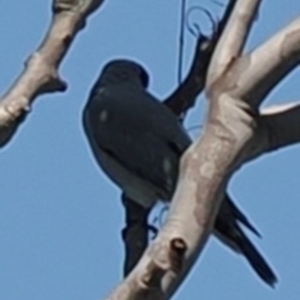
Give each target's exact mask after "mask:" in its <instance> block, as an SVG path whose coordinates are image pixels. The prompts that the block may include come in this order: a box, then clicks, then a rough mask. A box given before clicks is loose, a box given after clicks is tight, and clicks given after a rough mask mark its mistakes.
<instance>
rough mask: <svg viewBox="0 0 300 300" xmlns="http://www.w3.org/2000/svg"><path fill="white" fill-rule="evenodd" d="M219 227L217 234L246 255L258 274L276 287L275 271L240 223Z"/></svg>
mask: <svg viewBox="0 0 300 300" xmlns="http://www.w3.org/2000/svg"><path fill="white" fill-rule="evenodd" d="M219 225H220V224H219ZM223 225H224V224H223ZM217 227H218V228H216V229H217V232H216V235H217V236H218V237H219V238H220V239H221V240H222V241H223V242H225V243H226V244H227V245H229V246H230V247H231V248H232V249H234V250H235V251H237V252H238V253H240V254H242V255H244V256H245V257H246V259H247V260H248V262H249V263H250V265H251V266H252V267H253V269H254V270H255V271H256V273H257V274H258V276H259V277H260V278H261V279H262V280H263V281H264V282H266V283H267V284H268V285H270V286H272V287H274V285H275V283H276V282H277V278H276V275H275V273H274V272H273V270H272V269H271V267H270V266H269V265H268V263H267V262H266V260H265V259H264V258H263V256H262V255H261V254H260V253H259V252H258V250H257V249H256V248H255V246H254V245H253V244H252V243H251V241H250V240H249V238H248V237H247V236H246V234H245V233H244V232H243V231H242V229H241V228H240V226H239V224H238V223H237V222H230V223H227V224H226V226H217Z"/></svg>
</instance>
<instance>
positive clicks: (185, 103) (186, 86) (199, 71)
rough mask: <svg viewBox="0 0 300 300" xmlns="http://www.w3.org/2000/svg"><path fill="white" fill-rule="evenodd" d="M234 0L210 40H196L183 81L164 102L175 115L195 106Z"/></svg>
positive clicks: (234, 0) (183, 113) (201, 37)
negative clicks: (189, 65)
mask: <svg viewBox="0 0 300 300" xmlns="http://www.w3.org/2000/svg"><path fill="white" fill-rule="evenodd" d="M235 3H236V0H230V1H229V3H228V5H227V7H226V10H225V13H224V15H223V17H222V20H221V21H220V22H219V24H218V26H217V30H216V31H215V32H214V33H213V35H212V37H211V38H207V37H205V36H203V35H201V36H199V37H198V39H197V43H196V47H195V50H194V57H193V60H192V64H191V67H190V70H189V72H188V74H187V76H186V77H185V79H184V81H183V82H182V83H181V84H180V85H179V86H178V87H177V88H176V89H175V90H174V91H173V92H172V94H171V95H170V96H168V97H167V98H166V99H165V100H164V104H165V105H167V106H168V107H169V108H170V109H171V110H172V111H173V113H174V114H175V115H177V116H180V115H185V114H186V113H187V111H188V110H189V109H190V108H191V107H193V106H194V105H195V102H196V99H197V96H198V95H199V94H201V92H202V90H203V89H204V86H205V80H206V73H207V69H208V66H209V63H210V59H211V56H212V54H213V52H214V49H215V47H216V45H217V43H218V40H219V38H220V36H221V34H222V32H223V30H224V28H225V25H226V23H227V21H228V19H229V17H230V15H231V13H232V11H233V8H234V5H235Z"/></svg>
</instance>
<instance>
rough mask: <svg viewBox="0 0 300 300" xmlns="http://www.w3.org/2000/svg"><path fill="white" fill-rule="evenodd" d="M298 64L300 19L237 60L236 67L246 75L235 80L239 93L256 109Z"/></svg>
mask: <svg viewBox="0 0 300 300" xmlns="http://www.w3.org/2000/svg"><path fill="white" fill-rule="evenodd" d="M299 62H300V17H298V18H296V19H295V20H294V21H292V22H291V23H290V24H288V25H287V26H286V27H285V28H283V29H282V30H281V31H279V32H278V33H277V34H275V35H274V36H273V37H272V38H270V39H269V40H268V41H266V42H265V43H264V44H263V45H261V46H259V47H258V48H257V49H255V50H254V51H253V52H252V53H250V54H249V55H246V56H245V57H243V58H242V59H241V60H240V62H239V63H238V65H237V68H240V69H244V70H245V69H247V72H245V73H241V74H240V75H241V76H239V77H238V78H236V86H238V89H239V93H241V94H248V98H247V100H248V101H251V102H253V103H254V104H255V105H256V106H258V105H259V103H261V101H262V100H263V99H264V98H265V97H266V96H267V94H268V93H269V92H270V91H271V90H272V89H273V87H274V86H276V84H277V83H278V82H279V81H280V80H282V79H283V78H284V77H285V76H286V75H287V74H288V73H289V72H291V71H292V70H293V69H294V68H295V67H296V66H297V65H299ZM250 90H251V91H252V93H249V91H250ZM236 97H239V95H236Z"/></svg>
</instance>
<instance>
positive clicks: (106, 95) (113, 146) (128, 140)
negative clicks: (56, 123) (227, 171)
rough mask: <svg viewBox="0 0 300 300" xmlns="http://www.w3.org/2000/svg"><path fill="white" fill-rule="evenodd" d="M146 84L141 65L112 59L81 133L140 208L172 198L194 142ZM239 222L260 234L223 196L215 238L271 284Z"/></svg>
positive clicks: (272, 278) (89, 105)
mask: <svg viewBox="0 0 300 300" xmlns="http://www.w3.org/2000/svg"><path fill="white" fill-rule="evenodd" d="M148 82H149V76H148V74H147V72H146V71H145V69H144V68H143V67H142V66H140V65H139V64H137V63H135V62H133V61H129V60H114V61H111V62H110V63H108V64H107V65H106V66H105V67H104V69H103V71H102V73H101V74H100V77H99V78H98V80H97V81H96V83H95V85H94V87H93V88H92V91H91V93H90V96H89V99H88V102H87V104H86V106H85V108H84V111H83V125H84V130H85V134H86V136H87V138H88V141H89V143H90V146H91V149H92V152H93V154H94V157H95V159H96V161H97V162H98V164H99V166H100V167H101V168H102V169H103V170H104V172H105V173H106V174H107V175H108V176H109V177H110V179H111V180H112V181H114V182H115V183H116V184H117V185H118V186H119V187H120V188H121V189H122V190H123V192H124V193H125V194H126V195H127V196H128V197H129V198H130V199H132V200H133V201H136V202H137V203H139V204H140V205H141V206H143V207H150V206H151V205H153V204H154V203H155V202H156V201H157V200H162V201H170V200H171V198H172V195H173V193H174V191H175V187H176V182H177V177H178V172H179V160H180V157H181V155H182V154H183V152H184V151H185V150H186V149H187V148H188V147H189V146H190V144H191V142H192V141H191V139H190V137H189V136H188V135H187V133H186V131H185V130H184V129H183V127H182V126H181V124H180V122H179V121H178V119H177V117H176V116H175V115H174V114H173V113H172V112H171V110H169V109H168V108H167V107H166V106H165V105H164V104H163V103H161V102H159V101H158V100H157V99H156V98H155V97H153V96H152V95H151V94H149V93H148V92H147V90H146V89H147V86H148ZM241 224H243V225H244V226H246V227H247V228H248V229H250V230H251V231H252V232H253V233H255V234H256V235H259V233H258V232H257V231H256V229H255V228H254V227H253V226H252V225H251V224H250V222H249V221H248V219H247V217H246V216H245V215H244V214H243V213H242V212H241V211H240V210H239V209H238V208H237V207H236V206H235V204H234V203H233V201H232V200H231V199H230V197H229V196H228V194H226V195H225V197H224V200H223V201H222V204H221V207H220V210H219V213H218V215H217V217H216V221H215V224H214V234H215V236H216V237H218V238H219V239H220V240H221V241H222V242H224V243H225V244H226V245H227V246H229V247H230V248H231V249H233V250H234V251H236V252H237V253H240V254H242V255H244V256H245V257H246V259H247V260H248V261H249V263H250V264H251V266H252V267H253V268H254V270H255V271H256V272H257V274H258V275H259V276H260V277H261V278H262V280H264V281H265V282H266V283H267V284H269V285H271V286H273V285H274V284H275V283H276V281H277V278H276V276H275V274H274V272H273V271H272V270H271V268H270V267H269V266H268V264H267V262H266V261H265V259H264V258H263V257H262V255H261V254H260V253H259V252H258V251H257V250H256V248H255V246H254V245H253V244H252V243H251V241H250V240H249V239H248V237H247V236H246V235H245V233H244V232H243V230H242V227H241Z"/></svg>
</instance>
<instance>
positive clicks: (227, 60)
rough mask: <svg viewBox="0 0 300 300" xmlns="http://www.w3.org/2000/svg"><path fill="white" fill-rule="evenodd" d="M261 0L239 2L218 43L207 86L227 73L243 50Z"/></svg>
mask: <svg viewBox="0 0 300 300" xmlns="http://www.w3.org/2000/svg"><path fill="white" fill-rule="evenodd" d="M260 2H261V0H240V1H237V2H236V4H235V6H234V8H233V12H232V14H231V16H230V18H229V20H228V22H227V24H226V27H225V29H224V32H223V34H222V36H221V38H220V41H219V42H218V45H217V47H216V50H215V52H214V55H213V57H212V61H211V63H210V67H209V70H208V75H207V85H208V86H211V84H212V83H213V82H215V81H216V80H217V78H218V77H220V76H221V74H222V73H224V72H225V71H226V69H227V68H228V67H229V65H230V64H231V63H233V61H234V60H235V59H236V58H238V57H239V56H240V54H241V51H242V50H243V47H244V44H245V42H246V40H247V37H248V35H249V32H250V29H251V25H252V23H253V21H254V18H255V15H256V12H257V10H258V7H259V4H260Z"/></svg>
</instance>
